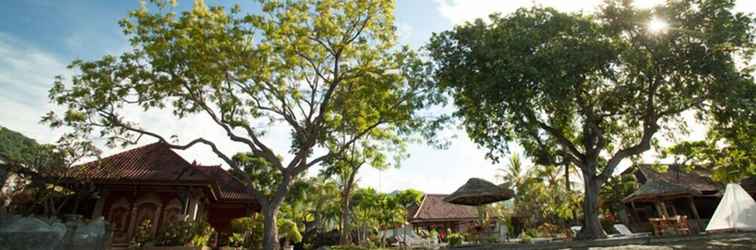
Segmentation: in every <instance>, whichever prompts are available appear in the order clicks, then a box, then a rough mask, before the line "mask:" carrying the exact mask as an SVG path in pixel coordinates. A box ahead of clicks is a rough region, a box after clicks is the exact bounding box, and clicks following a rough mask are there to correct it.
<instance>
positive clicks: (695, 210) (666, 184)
mask: <svg viewBox="0 0 756 250" xmlns="http://www.w3.org/2000/svg"><path fill="white" fill-rule="evenodd" d="M666 168H667V170H666V171H660V170H658V168H657V167H654V166H652V165H635V166H633V167H631V168H628V169H627V170H625V171H624V172H623V173H622V174H623V175H632V176H633V177H634V178H635V180H636V181H637V182H638V189H637V190H636V191H635V192H633V193H632V194H630V195H629V196H627V197H626V198H625V199H624V202H625V209H626V210H627V211H629V213H628V217H629V218H628V220H629V223H630V226H631V227H632V228H633V229H634V230H635V231H645V232H649V231H651V230H652V228H651V225H650V224H649V223H648V222H649V218H658V217H663V216H675V215H684V216H687V217H688V218H689V220H688V221H689V224H690V225H689V226H690V228H691V229H692V230H693V231H703V230H704V228H705V227H706V224H707V223H708V221H709V219H711V217H712V215H713V214H714V211H715V210H716V208H717V205H718V204H719V201H720V199H721V197H722V193H723V192H724V186H723V185H721V184H717V183H715V182H714V181H712V180H711V178H710V176H711V172H710V171H708V170H706V169H694V170H693V171H690V172H686V171H682V170H679V169H677V168H676V167H675V166H666ZM741 185H742V186H743V188H744V189H746V191H748V192H749V193H750V194H751V196H754V197H756V177H750V178H748V179H746V180H744V181H743V182H741Z"/></svg>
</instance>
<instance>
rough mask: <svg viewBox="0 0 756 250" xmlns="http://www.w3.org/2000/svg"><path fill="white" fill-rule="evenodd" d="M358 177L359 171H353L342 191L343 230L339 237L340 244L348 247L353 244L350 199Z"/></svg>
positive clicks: (341, 227) (341, 225)
mask: <svg viewBox="0 0 756 250" xmlns="http://www.w3.org/2000/svg"><path fill="white" fill-rule="evenodd" d="M356 175H357V169H353V170H352V172H351V173H350V174H349V178H347V183H344V188H343V190H341V219H340V220H339V224H340V225H339V226H340V229H341V235H340V236H339V244H341V245H348V244H351V243H352V237H351V236H352V234H351V231H352V230H351V225H350V224H351V223H350V221H349V218H350V208H351V205H350V204H349V202H350V199H351V198H352V187H353V186H354V178H355V176H356Z"/></svg>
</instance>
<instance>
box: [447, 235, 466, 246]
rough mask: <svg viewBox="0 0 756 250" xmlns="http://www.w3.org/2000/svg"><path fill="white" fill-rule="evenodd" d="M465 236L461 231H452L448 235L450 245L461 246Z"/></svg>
mask: <svg viewBox="0 0 756 250" xmlns="http://www.w3.org/2000/svg"><path fill="white" fill-rule="evenodd" d="M463 238H464V237H463V236H462V234H460V233H450V234H449V235H447V236H446V240H447V241H448V242H449V246H453V247H455V246H461V245H462V240H463Z"/></svg>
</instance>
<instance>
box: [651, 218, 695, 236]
mask: <svg viewBox="0 0 756 250" xmlns="http://www.w3.org/2000/svg"><path fill="white" fill-rule="evenodd" d="M683 221H687V220H685V219H683V220H680V218H678V217H662V218H649V219H648V222H650V223H651V225H652V226H653V228H654V235H655V236H661V235H662V234H663V233H664V230H667V229H672V230H674V231H675V232H678V233H681V231H687V230H686V229H687V227H688V225H679V224H680V223H682V222H683ZM684 228H685V229H684ZM681 229H683V230H681ZM685 233H687V232H685Z"/></svg>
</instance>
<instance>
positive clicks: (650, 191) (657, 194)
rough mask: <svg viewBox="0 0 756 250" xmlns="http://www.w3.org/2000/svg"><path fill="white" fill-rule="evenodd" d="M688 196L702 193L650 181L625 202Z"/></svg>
mask: <svg viewBox="0 0 756 250" xmlns="http://www.w3.org/2000/svg"><path fill="white" fill-rule="evenodd" d="M686 195H690V196H692V195H701V192H698V191H697V190H694V189H691V188H688V187H686V186H682V185H678V184H673V183H669V182H667V181H664V180H650V181H647V182H646V183H645V184H643V185H641V186H640V188H638V190H636V191H635V192H633V193H632V194H630V195H628V196H627V197H625V199H623V201H624V202H631V201H641V200H658V199H660V198H666V197H678V196H686Z"/></svg>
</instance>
